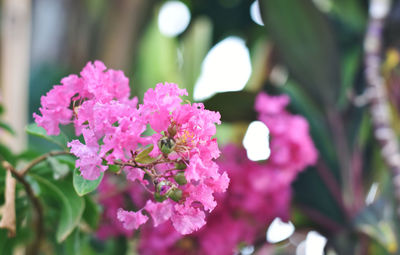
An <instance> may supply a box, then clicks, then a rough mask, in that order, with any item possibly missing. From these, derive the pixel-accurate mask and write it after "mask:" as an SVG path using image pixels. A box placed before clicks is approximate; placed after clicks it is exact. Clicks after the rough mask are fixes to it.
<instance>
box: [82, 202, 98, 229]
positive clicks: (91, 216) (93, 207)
mask: <svg viewBox="0 0 400 255" xmlns="http://www.w3.org/2000/svg"><path fill="white" fill-rule="evenodd" d="M85 205H86V206H85V211H84V212H83V216H82V217H83V220H84V221H85V222H86V223H87V224H88V225H89V226H90V227H91V228H92V229H93V230H96V229H97V227H98V225H99V220H100V215H101V207H100V206H99V204H97V203H95V202H94V201H93V199H92V198H91V197H90V196H85Z"/></svg>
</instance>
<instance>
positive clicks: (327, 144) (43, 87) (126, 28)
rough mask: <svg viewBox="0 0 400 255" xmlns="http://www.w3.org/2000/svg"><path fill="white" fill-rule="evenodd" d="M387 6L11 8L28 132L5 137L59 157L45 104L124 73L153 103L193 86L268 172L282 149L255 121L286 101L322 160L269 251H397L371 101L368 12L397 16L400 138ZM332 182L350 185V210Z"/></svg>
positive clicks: (8, 97) (13, 53) (16, 75)
mask: <svg viewBox="0 0 400 255" xmlns="http://www.w3.org/2000/svg"><path fill="white" fill-rule="evenodd" d="M377 2H379V3H380V4H379V3H378V4H377V5H375V6H371V5H370V2H369V1H367V0H312V1H311V0H299V1H289V0H282V1H278V0H272V1H268V0H266V1H261V2H260V3H258V1H251V0H201V1H196V0H182V1H159V0H113V1H108V0H84V1H72V0H57V1H55V0H31V1H30V0H3V1H2V6H1V32H2V33H1V40H0V43H1V60H2V61H1V73H0V75H1V85H0V88H1V100H2V102H3V104H4V107H5V110H6V111H5V115H4V119H5V121H7V122H8V123H10V125H11V126H12V127H13V128H14V129H15V130H16V132H17V134H18V136H17V138H15V137H14V138H4V139H9V144H10V145H11V146H12V147H14V150H16V151H21V150H22V149H23V148H25V147H26V146H29V148H32V149H34V150H37V151H43V152H44V151H47V150H49V149H51V148H52V147H51V145H49V144H45V143H43V142H41V141H39V140H36V139H34V138H29V141H28V138H27V136H26V135H25V134H24V127H25V125H26V124H27V123H30V122H32V121H33V119H32V113H33V112H37V109H38V108H39V106H40V97H41V96H42V95H44V94H45V93H46V92H47V91H48V90H49V89H50V88H51V87H52V86H53V85H55V84H59V82H60V79H61V78H62V77H64V76H66V75H68V74H71V73H78V72H79V71H80V70H81V69H82V68H83V66H84V65H85V64H86V63H87V62H88V61H94V60H97V59H98V60H101V61H103V62H104V63H105V65H106V66H107V67H108V68H111V69H121V70H123V71H124V73H125V75H126V76H127V77H129V79H130V85H131V89H132V91H133V94H132V95H133V96H137V97H139V99H141V98H142V97H143V93H144V92H145V91H146V90H147V89H148V88H152V87H154V86H155V84H157V83H160V82H165V81H166V82H173V83H177V84H179V85H180V87H181V88H186V89H187V90H188V92H189V96H188V100H190V101H202V102H204V103H205V105H206V108H208V109H211V110H217V111H220V112H221V116H222V121H223V124H222V125H220V126H219V127H218V131H217V139H218V140H219V143H220V145H221V146H224V145H225V144H227V143H232V142H233V143H236V144H239V145H242V144H243V143H244V142H243V138H244V137H245V134H246V137H247V140H249V141H250V142H248V143H247V145H246V144H245V147H246V149H247V150H248V153H247V156H248V158H249V159H250V160H255V161H258V160H264V159H266V158H267V157H268V155H269V153H270V152H269V149H268V142H267V143H264V144H262V143H260V142H257V140H259V141H265V140H266V141H268V139H267V137H268V130H266V129H265V125H261V124H260V122H256V123H254V121H256V119H257V115H256V112H255V111H254V98H255V96H256V95H257V93H258V92H260V91H267V92H268V93H269V94H283V93H285V94H288V95H289V96H290V97H291V104H290V110H291V112H293V113H296V114H301V115H303V116H304V117H306V118H307V120H308V122H309V124H310V129H311V135H312V137H313V140H314V143H315V145H316V147H317V149H318V151H319V158H320V159H319V163H318V164H317V167H312V168H310V169H308V170H307V171H305V172H304V173H302V174H300V176H299V177H298V179H297V180H296V182H295V183H294V185H293V189H294V192H293V196H294V206H293V210H292V212H291V216H292V217H291V222H288V223H284V222H282V221H280V220H279V219H277V221H274V222H275V223H273V224H271V226H270V230H269V231H272V232H270V234H269V235H270V237H269V238H270V240H268V241H270V242H271V243H278V245H280V246H279V247H280V249H281V254H306V255H311V254H323V249H324V247H326V244H327V242H328V240H329V242H328V244H329V247H333V248H331V249H325V252H327V253H328V254H355V252H357V254H367V251H368V254H396V252H398V239H399V238H398V236H399V235H398V230H399V228H398V220H397V219H396V216H394V215H395V213H393V212H394V210H395V208H394V206H393V204H394V202H393V197H392V196H391V194H392V193H393V187H392V186H391V182H390V172H389V171H388V168H387V167H386V165H385V164H384V162H383V159H382V157H381V151H380V147H379V145H378V144H377V143H376V142H375V140H374V139H373V130H372V124H371V120H370V117H369V114H368V108H367V105H366V103H365V98H363V97H362V93H363V92H364V90H365V88H366V81H365V79H364V66H363V63H364V62H363V61H364V58H363V45H364V36H365V31H366V26H367V24H368V15H369V13H370V14H371V13H372V14H374V15H378V16H379V15H381V14H382V13H389V14H388V19H387V20H386V23H385V28H384V37H383V41H384V45H383V46H384V49H383V52H382V59H383V64H382V68H381V69H382V71H383V75H384V79H385V90H386V91H387V92H388V94H389V98H388V100H389V101H388V103H389V104H390V116H391V117H390V119H391V123H392V125H393V129H394V131H395V132H396V134H398V132H400V119H399V103H400V94H399V93H400V90H399V84H398V83H399V81H400V66H399V61H400V57H399V46H400V45H399V39H400V33H399V32H400V31H399V29H400V24H399V22H400V3H399V1H393V3H392V4H391V5H390V3H389V2H388V1H383V0H382V1H377ZM264 23H265V24H264ZM251 124H252V125H251ZM262 137H264V138H265V139H261V138H262ZM11 139H14V140H11ZM15 139H17V140H15ZM251 141H253V142H251ZM254 141H256V142H254ZM245 143H246V142H245ZM250 151H251V152H250ZM321 169H325V170H321ZM327 179H333V180H334V181H335V182H337V185H338V187H339V190H338V193H339V196H340V199H339V200H338V199H335V196H336V195H337V194H333V193H334V191H332V189H330V188H329V184H327V183H326V180H327ZM328 182H329V181H328ZM333 189H334V188H333ZM304 208H306V209H305V210H303V209H304ZM385 208H389V209H387V210H386V209H385ZM321 222H322V223H321ZM293 224H294V225H293ZM332 226H334V227H332ZM294 232H295V234H293V233H294ZM290 236H291V238H292V239H290V240H289V239H288V238H289V237H290ZM355 242H357V244H355ZM246 249H247V250H245V249H244V250H242V253H243V254H251V253H252V252H254V247H253V248H252V247H247V248H246ZM252 249H253V250H252ZM296 250H297V253H296ZM246 252H247V253H246ZM285 252H286V253H285ZM293 252H294V253H293ZM329 252H331V253H329ZM335 252H336V253H335ZM364 252H365V253H364Z"/></svg>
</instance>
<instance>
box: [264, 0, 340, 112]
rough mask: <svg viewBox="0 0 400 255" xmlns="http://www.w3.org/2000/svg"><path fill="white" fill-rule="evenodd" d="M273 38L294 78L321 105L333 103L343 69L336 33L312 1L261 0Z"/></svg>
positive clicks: (269, 32) (268, 30) (267, 27)
mask: <svg viewBox="0 0 400 255" xmlns="http://www.w3.org/2000/svg"><path fill="white" fill-rule="evenodd" d="M259 4H260V11H261V16H262V17H263V21H264V24H265V28H266V30H267V33H268V35H269V36H270V38H271V39H272V40H273V41H274V42H275V47H276V48H277V49H278V51H279V54H280V56H281V57H282V59H283V61H284V62H285V64H286V65H287V67H288V68H289V71H290V73H291V74H292V75H293V77H294V78H295V79H296V80H298V81H299V82H300V84H301V85H302V86H303V87H304V88H306V89H307V93H309V94H311V95H312V97H313V98H314V100H317V101H318V102H319V103H320V104H321V105H327V104H328V105H334V104H336V101H337V98H338V92H339V88H340V68H339V59H338V56H339V54H338V50H337V45H336V41H335V38H334V33H333V31H332V28H331V26H330V24H329V23H328V21H327V19H326V17H324V16H323V15H322V13H320V12H319V11H318V9H317V8H316V7H315V5H314V4H313V2H312V1H310V0H296V1H293V0H260V1H259Z"/></svg>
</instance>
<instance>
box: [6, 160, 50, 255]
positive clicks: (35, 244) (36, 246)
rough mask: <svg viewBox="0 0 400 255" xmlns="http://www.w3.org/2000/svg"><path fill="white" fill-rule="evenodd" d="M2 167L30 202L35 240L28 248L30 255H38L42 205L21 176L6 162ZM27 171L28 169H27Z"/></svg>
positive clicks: (41, 230)
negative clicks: (22, 188) (21, 187)
mask: <svg viewBox="0 0 400 255" xmlns="http://www.w3.org/2000/svg"><path fill="white" fill-rule="evenodd" d="M3 167H4V168H5V169H6V170H8V173H12V175H13V177H14V178H15V179H16V180H17V181H18V182H20V183H21V184H22V185H23V186H24V189H25V192H26V194H27V196H28V198H29V200H30V201H31V202H32V204H33V207H34V210H35V214H36V220H35V223H36V224H35V229H36V236H35V237H36V238H35V240H34V241H33V243H32V247H31V248H30V252H29V253H30V254H34V255H36V254H39V248H40V243H41V240H42V237H43V234H44V232H43V224H44V221H43V208H42V205H41V203H40V201H39V199H38V198H37V197H36V196H35V194H34V193H33V190H32V187H31V186H30V184H29V183H28V182H27V181H26V180H25V179H24V177H23V175H21V174H20V173H19V172H17V171H16V170H15V168H14V167H13V166H12V165H11V164H10V163H8V162H7V161H3ZM28 170H29V168H28Z"/></svg>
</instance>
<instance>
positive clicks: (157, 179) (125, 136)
mask: <svg viewBox="0 0 400 255" xmlns="http://www.w3.org/2000/svg"><path fill="white" fill-rule="evenodd" d="M61 84H62V85H57V86H54V88H53V89H52V90H50V91H49V92H48V93H47V94H46V95H45V96H43V97H42V98H41V108H40V109H39V110H40V115H39V114H36V113H35V114H34V118H35V121H36V123H37V125H38V126H39V127H43V128H44V129H45V130H46V132H47V134H49V135H58V134H59V133H60V129H59V125H60V124H61V125H67V124H70V123H71V124H72V125H73V127H74V129H75V133H76V135H77V136H81V137H82V141H80V140H79V139H75V140H72V141H70V142H69V143H68V148H70V152H71V153H72V154H73V155H75V156H76V158H77V160H76V169H77V170H76V171H78V173H79V174H80V175H81V177H83V179H84V180H83V181H74V183H79V184H80V183H85V184H87V183H88V181H89V183H90V181H92V182H95V183H96V184H98V183H100V181H99V180H100V179H101V178H102V176H103V173H104V172H105V171H113V172H115V173H117V174H122V173H124V174H125V176H126V178H127V179H128V180H129V181H130V182H135V184H136V185H142V186H143V187H144V188H145V189H146V190H147V191H148V192H149V193H150V194H151V198H149V199H148V200H147V202H146V203H145V205H144V206H143V207H142V208H140V209H139V210H137V211H129V210H126V208H122V207H121V208H118V213H117V218H118V220H119V221H120V222H122V223H123V227H124V228H125V229H127V230H133V229H138V228H139V227H140V225H142V224H144V223H145V222H147V221H148V220H149V217H151V218H152V221H153V224H154V226H157V225H159V224H161V223H163V222H165V221H168V220H170V221H171V222H172V224H173V226H174V228H175V229H176V230H177V231H178V232H180V233H181V234H189V233H192V232H193V231H196V230H198V229H200V228H201V227H202V226H203V225H204V224H205V213H206V212H211V211H212V210H213V209H214V208H215V207H216V205H217V203H216V201H215V199H214V194H215V193H221V192H224V191H225V190H226V189H227V187H228V184H229V178H228V176H227V174H226V172H223V171H222V170H220V169H219V167H218V165H217V164H216V163H215V159H216V158H218V157H219V155H220V151H219V149H218V144H217V141H216V139H215V138H213V136H214V135H215V132H216V127H215V125H216V124H220V115H219V113H218V112H213V111H208V110H206V109H205V108H204V106H203V104H200V103H195V104H191V103H189V102H184V101H183V99H182V96H184V95H187V92H186V90H184V89H179V87H178V86H177V85H176V84H170V83H165V84H157V86H156V88H155V89H149V90H148V91H147V92H146V93H145V95H144V99H143V104H139V105H138V99H137V98H136V97H134V98H131V99H130V98H129V96H130V89H129V82H128V78H126V77H125V76H124V74H123V73H122V71H115V70H106V67H105V66H104V64H103V63H102V62H100V61H95V62H94V63H93V64H92V63H90V62H89V63H88V64H87V65H86V66H85V68H84V69H83V70H82V72H81V73H80V77H79V76H77V75H70V76H68V77H66V78H64V79H62V80H61ZM77 175H78V174H76V175H75V176H76V177H75V178H79V175H78V176H77ZM79 184H77V186H78V185H79ZM93 186H95V185H93ZM76 189H77V190H80V189H81V187H76Z"/></svg>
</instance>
